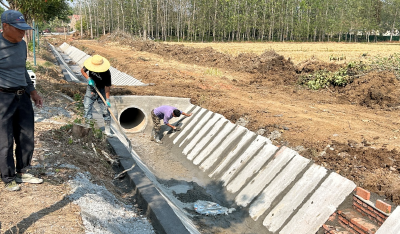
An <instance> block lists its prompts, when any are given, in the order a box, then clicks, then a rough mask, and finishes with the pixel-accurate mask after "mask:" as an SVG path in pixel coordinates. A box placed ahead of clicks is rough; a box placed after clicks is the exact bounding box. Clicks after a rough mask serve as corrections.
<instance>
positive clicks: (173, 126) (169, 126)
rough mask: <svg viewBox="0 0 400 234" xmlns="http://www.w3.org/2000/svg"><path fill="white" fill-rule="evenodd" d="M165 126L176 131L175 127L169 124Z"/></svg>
mask: <svg viewBox="0 0 400 234" xmlns="http://www.w3.org/2000/svg"><path fill="white" fill-rule="evenodd" d="M165 125H167V126H168V127H170V128H172V129H174V130H175V129H176V127H175V126H172V125H171V124H169V123H167V124H165Z"/></svg>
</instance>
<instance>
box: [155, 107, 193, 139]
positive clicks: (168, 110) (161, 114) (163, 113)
mask: <svg viewBox="0 0 400 234" xmlns="http://www.w3.org/2000/svg"><path fill="white" fill-rule="evenodd" d="M181 114H182V115H184V116H187V117H190V116H192V113H190V114H186V113H185V112H182V111H180V110H178V109H177V108H175V107H173V106H160V107H157V108H155V109H153V110H152V111H151V119H152V120H153V126H154V127H153V131H152V132H151V136H150V139H151V140H152V141H155V142H157V143H160V144H162V142H161V140H160V134H161V133H160V129H161V124H160V119H162V120H163V121H164V124H165V125H167V126H168V127H170V128H172V129H173V130H177V127H175V126H173V125H171V124H170V123H169V120H170V119H172V118H173V117H179V116H181Z"/></svg>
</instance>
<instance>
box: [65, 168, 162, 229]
mask: <svg viewBox="0 0 400 234" xmlns="http://www.w3.org/2000/svg"><path fill="white" fill-rule="evenodd" d="M68 184H69V186H70V187H71V194H70V195H69V196H68V198H69V199H70V200H71V201H72V202H73V203H75V204H77V205H78V206H79V207H80V208H81V215H82V220H83V224H84V226H85V229H86V233H99V234H100V233H101V234H117V233H140V234H152V233H155V232H154V230H153V227H152V225H151V224H150V222H149V221H148V219H147V218H146V217H144V216H142V215H139V212H138V210H137V209H136V208H135V207H134V206H132V205H126V204H124V203H122V202H120V201H119V200H118V199H116V198H115V196H114V195H113V194H112V193H110V192H109V191H108V190H107V189H106V188H105V187H103V186H99V185H96V184H93V183H91V182H90V173H88V172H85V173H81V172H79V173H77V175H76V176H75V178H74V179H72V180H69V181H68Z"/></svg>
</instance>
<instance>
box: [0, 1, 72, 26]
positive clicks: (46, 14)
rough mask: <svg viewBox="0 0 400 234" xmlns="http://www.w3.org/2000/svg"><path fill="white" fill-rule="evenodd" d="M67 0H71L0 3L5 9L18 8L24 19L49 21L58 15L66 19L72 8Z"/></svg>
mask: <svg viewBox="0 0 400 234" xmlns="http://www.w3.org/2000/svg"><path fill="white" fill-rule="evenodd" d="M68 1H71V2H73V0H35V1H33V0H0V4H1V5H3V6H4V7H6V8H7V9H14V10H18V11H20V12H21V13H23V14H24V16H25V19H26V21H28V22H31V21H32V20H33V19H34V20H36V21H50V20H53V19H55V18H56V17H58V18H59V19H62V20H68V15H71V14H72V10H71V8H70V7H69V5H68Z"/></svg>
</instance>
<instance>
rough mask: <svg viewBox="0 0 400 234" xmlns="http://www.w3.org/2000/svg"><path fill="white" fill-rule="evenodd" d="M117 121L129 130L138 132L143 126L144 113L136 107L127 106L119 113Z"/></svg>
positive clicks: (144, 121)
mask: <svg viewBox="0 0 400 234" xmlns="http://www.w3.org/2000/svg"><path fill="white" fill-rule="evenodd" d="M119 123H120V125H121V127H123V128H124V129H127V130H129V131H130V132H139V131H140V130H142V129H143V128H144V127H145V124H146V115H145V114H144V113H143V111H141V110H140V109H138V108H135V107H129V108H127V109H125V110H124V111H123V112H122V113H121V115H120V117H119Z"/></svg>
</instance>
